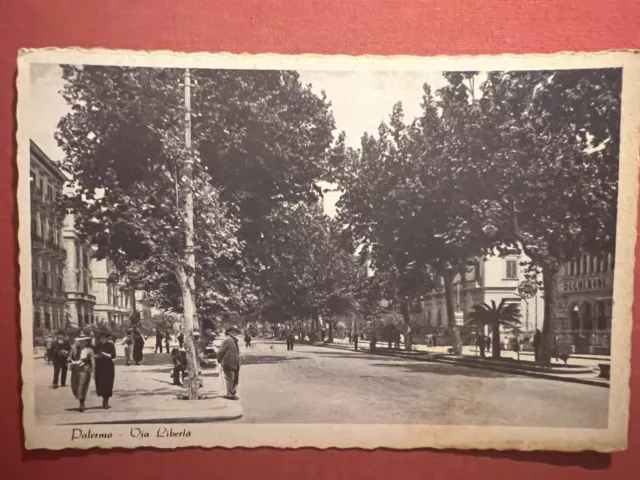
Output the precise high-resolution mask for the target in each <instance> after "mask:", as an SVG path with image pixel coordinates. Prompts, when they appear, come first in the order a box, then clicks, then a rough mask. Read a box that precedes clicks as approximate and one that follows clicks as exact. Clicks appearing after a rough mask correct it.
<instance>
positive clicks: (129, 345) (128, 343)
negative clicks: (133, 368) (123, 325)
mask: <svg viewBox="0 0 640 480" xmlns="http://www.w3.org/2000/svg"><path fill="white" fill-rule="evenodd" d="M122 345H124V359H125V362H126V364H127V365H131V363H132V362H133V330H127V334H126V335H125V336H124V338H123V339H122Z"/></svg>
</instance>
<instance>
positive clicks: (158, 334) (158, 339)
mask: <svg viewBox="0 0 640 480" xmlns="http://www.w3.org/2000/svg"><path fill="white" fill-rule="evenodd" d="M163 340H164V338H163V337H162V332H161V331H160V329H159V328H156V351H155V353H158V350H160V353H162V341H163Z"/></svg>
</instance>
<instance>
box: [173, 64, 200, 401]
mask: <svg viewBox="0 0 640 480" xmlns="http://www.w3.org/2000/svg"><path fill="white" fill-rule="evenodd" d="M184 106H185V118H184V120H185V122H184V123H185V131H184V144H185V158H184V161H183V174H184V178H185V180H186V181H185V183H186V185H185V192H184V194H183V198H184V202H183V208H182V215H183V219H184V222H185V246H184V258H183V261H184V263H185V264H186V268H185V266H180V267H178V271H179V277H180V284H181V287H182V308H183V326H184V346H185V351H186V354H187V372H188V374H189V379H188V383H187V387H188V390H189V399H190V400H195V399H196V398H198V387H199V383H200V379H199V378H198V361H197V355H196V348H195V344H194V340H193V324H194V320H193V319H194V315H195V300H194V295H195V281H194V277H195V267H196V258H195V254H194V248H193V237H194V232H193V152H192V147H191V72H189V69H187V70H185V73H184Z"/></svg>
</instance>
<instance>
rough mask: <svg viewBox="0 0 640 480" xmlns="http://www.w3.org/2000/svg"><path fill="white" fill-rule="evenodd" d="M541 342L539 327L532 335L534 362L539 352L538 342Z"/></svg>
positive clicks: (536, 360)
mask: <svg viewBox="0 0 640 480" xmlns="http://www.w3.org/2000/svg"><path fill="white" fill-rule="evenodd" d="M541 343H542V332H541V331H540V329H539V328H536V333H535V335H534V336H533V358H534V360H535V362H536V363H537V362H538V355H539V354H540V344H541Z"/></svg>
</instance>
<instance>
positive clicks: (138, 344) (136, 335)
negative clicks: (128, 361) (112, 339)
mask: <svg viewBox="0 0 640 480" xmlns="http://www.w3.org/2000/svg"><path fill="white" fill-rule="evenodd" d="M131 338H132V339H133V362H134V363H135V364H136V365H140V362H141V361H142V349H143V348H144V337H143V336H142V334H141V333H140V332H139V331H138V329H137V328H136V327H133V332H132V333H131Z"/></svg>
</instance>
